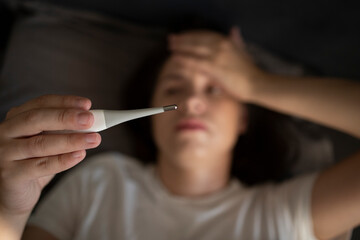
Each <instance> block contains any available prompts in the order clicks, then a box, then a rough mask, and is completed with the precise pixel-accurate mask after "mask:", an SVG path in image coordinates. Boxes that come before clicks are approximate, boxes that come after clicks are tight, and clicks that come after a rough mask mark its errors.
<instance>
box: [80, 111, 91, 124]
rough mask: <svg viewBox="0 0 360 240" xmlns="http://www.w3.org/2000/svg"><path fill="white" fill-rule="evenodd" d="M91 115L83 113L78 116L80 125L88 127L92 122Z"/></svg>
mask: <svg viewBox="0 0 360 240" xmlns="http://www.w3.org/2000/svg"><path fill="white" fill-rule="evenodd" d="M90 117H91V115H90V113H89V112H82V113H79V114H78V123H79V124H80V125H87V124H89V122H90Z"/></svg>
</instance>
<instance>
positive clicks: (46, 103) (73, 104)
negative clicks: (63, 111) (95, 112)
mask: <svg viewBox="0 0 360 240" xmlns="http://www.w3.org/2000/svg"><path fill="white" fill-rule="evenodd" d="M90 107H91V101H90V100H89V99H87V98H84V97H78V96H71V95H66V96H64V95H44V96H41V97H38V98H35V99H32V100H30V101H28V102H26V103H25V104H23V105H21V106H18V107H14V108H12V109H11V110H10V111H9V112H8V113H7V115H6V119H9V118H11V117H13V116H15V115H17V114H19V113H22V112H26V111H29V110H30V109H36V108H80V109H84V110H89V109H90Z"/></svg>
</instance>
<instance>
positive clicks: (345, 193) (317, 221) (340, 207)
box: [312, 151, 360, 239]
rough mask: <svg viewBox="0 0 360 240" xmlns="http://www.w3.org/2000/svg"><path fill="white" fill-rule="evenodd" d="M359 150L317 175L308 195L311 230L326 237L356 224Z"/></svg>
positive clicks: (359, 219)
mask: <svg viewBox="0 0 360 240" xmlns="http://www.w3.org/2000/svg"><path fill="white" fill-rule="evenodd" d="M359 168H360V151H359V152H358V153H356V154H354V155H352V156H350V157H348V158H347V159H344V160H343V161H341V162H339V163H337V164H336V165H335V166H332V167H331V168H329V169H327V170H325V171H324V172H322V173H320V174H319V177H318V178H317V180H316V182H315V184H314V187H313V194H312V217H313V224H314V232H315V234H316V236H317V237H319V239H330V238H333V237H335V236H337V235H339V234H341V233H344V232H345V231H348V230H350V229H352V228H354V227H355V226H357V225H359V224H360V208H359V207H360V205H359V203H360V191H359V189H360V175H359Z"/></svg>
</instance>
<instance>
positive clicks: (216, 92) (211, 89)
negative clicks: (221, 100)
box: [206, 86, 222, 95]
mask: <svg viewBox="0 0 360 240" xmlns="http://www.w3.org/2000/svg"><path fill="white" fill-rule="evenodd" d="M206 92H207V93H208V94H211V95H219V94H221V93H222V89H221V88H220V87H218V86H209V87H208V88H207V89H206Z"/></svg>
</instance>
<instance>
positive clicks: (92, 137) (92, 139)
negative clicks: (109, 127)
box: [86, 134, 97, 143]
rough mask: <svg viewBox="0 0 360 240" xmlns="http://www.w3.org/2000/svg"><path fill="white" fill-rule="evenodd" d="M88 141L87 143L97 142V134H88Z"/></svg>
mask: <svg viewBox="0 0 360 240" xmlns="http://www.w3.org/2000/svg"><path fill="white" fill-rule="evenodd" d="M86 142H87V143H96V142H97V136H96V134H87V135H86Z"/></svg>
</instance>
